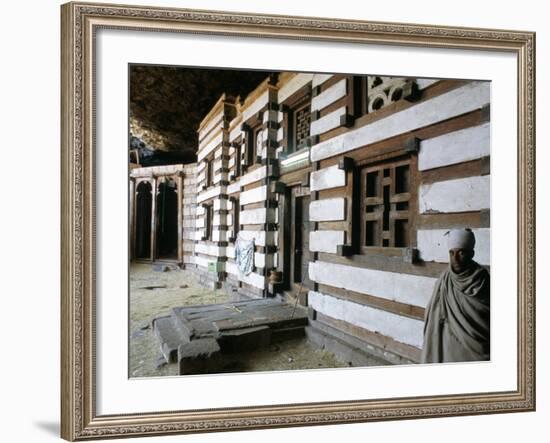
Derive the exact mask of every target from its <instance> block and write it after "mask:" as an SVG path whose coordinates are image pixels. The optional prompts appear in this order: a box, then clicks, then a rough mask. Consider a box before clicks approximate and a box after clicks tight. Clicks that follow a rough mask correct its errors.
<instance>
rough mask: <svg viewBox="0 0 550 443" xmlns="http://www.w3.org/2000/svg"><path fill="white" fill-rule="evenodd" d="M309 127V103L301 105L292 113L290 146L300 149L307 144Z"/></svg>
mask: <svg viewBox="0 0 550 443" xmlns="http://www.w3.org/2000/svg"><path fill="white" fill-rule="evenodd" d="M310 127H311V103H310V102H309V101H308V102H307V103H305V104H303V105H301V106H300V107H298V108H296V109H294V110H293V111H292V144H293V146H294V147H295V149H296V150H297V149H300V148H301V147H303V146H305V145H306V143H307V138H308V137H309V133H310Z"/></svg>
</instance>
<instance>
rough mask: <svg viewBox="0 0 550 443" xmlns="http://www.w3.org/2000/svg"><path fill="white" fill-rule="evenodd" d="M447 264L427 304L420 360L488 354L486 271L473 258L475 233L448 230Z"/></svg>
mask: <svg viewBox="0 0 550 443" xmlns="http://www.w3.org/2000/svg"><path fill="white" fill-rule="evenodd" d="M447 235H448V240H447V246H448V249H449V267H448V268H447V269H446V270H445V271H444V272H443V274H441V276H440V277H439V279H438V280H437V282H436V284H435V288H434V292H433V294H432V298H431V300H430V302H429V304H428V306H427V308H426V314H425V323H424V346H423V349H422V358H421V361H422V363H443V362H464V361H482V360H489V358H490V335H489V332H490V327H489V326H490V315H489V314H490V309H489V308H490V294H489V292H490V285H489V283H490V279H489V272H487V270H486V269H485V268H483V267H482V266H480V265H479V264H477V263H476V262H475V261H474V260H473V257H474V247H475V241H476V240H475V236H474V233H473V232H472V231H471V230H470V229H468V228H466V229H456V230H452V231H449V232H448V233H447Z"/></svg>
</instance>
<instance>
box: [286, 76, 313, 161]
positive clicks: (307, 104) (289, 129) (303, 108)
mask: <svg viewBox="0 0 550 443" xmlns="http://www.w3.org/2000/svg"><path fill="white" fill-rule="evenodd" d="M280 109H281V110H282V112H283V127H284V135H283V144H284V147H285V152H286V153H288V154H291V153H293V152H296V151H298V150H300V149H301V148H304V147H306V146H307V145H308V139H309V136H310V129H311V83H308V84H307V85H305V86H304V87H302V88H300V89H299V90H298V91H296V92H295V93H294V94H292V95H291V96H290V97H289V98H288V99H286V100H285V101H284V103H282V104H281V108H280Z"/></svg>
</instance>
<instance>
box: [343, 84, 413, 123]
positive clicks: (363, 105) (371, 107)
mask: <svg viewBox="0 0 550 443" xmlns="http://www.w3.org/2000/svg"><path fill="white" fill-rule="evenodd" d="M353 85H354V86H353V88H354V96H355V102H354V109H355V116H356V117H359V116H361V115H364V114H372V113H373V112H376V111H379V110H380V109H382V108H385V107H386V106H388V105H391V104H392V103H395V102H398V101H400V100H402V99H406V100H409V101H413V100H416V99H418V97H419V92H418V87H417V85H416V82H415V81H414V79H410V78H405V77H382V76H375V75H369V76H363V77H360V76H357V77H355V78H354V82H353Z"/></svg>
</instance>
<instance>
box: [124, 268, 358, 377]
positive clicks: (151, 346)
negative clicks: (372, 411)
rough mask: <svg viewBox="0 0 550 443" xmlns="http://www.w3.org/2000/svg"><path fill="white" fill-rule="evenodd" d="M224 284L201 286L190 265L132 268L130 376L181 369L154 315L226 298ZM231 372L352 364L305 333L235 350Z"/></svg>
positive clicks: (175, 372) (216, 301) (224, 300)
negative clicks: (165, 349)
mask: <svg viewBox="0 0 550 443" xmlns="http://www.w3.org/2000/svg"><path fill="white" fill-rule="evenodd" d="M227 301H229V297H228V296H227V294H226V293H225V292H224V291H222V290H211V289H207V288H204V287H201V286H199V285H198V284H197V283H196V280H195V275H194V273H192V272H189V271H180V270H172V271H166V272H156V271H154V270H153V269H152V267H151V265H147V264H132V266H131V268H130V325H129V333H130V361H129V368H130V370H129V376H130V377H158V376H173V375H178V366H177V364H176V363H171V364H161V363H162V362H164V358H163V357H162V354H161V350H160V344H159V341H158V339H157V337H156V336H155V334H154V333H153V331H152V329H151V322H152V320H153V319H154V318H157V317H160V316H163V315H169V314H170V311H171V309H172V308H175V307H178V306H189V305H200V304H204V305H206V304H214V303H225V302H227ZM232 357H233V358H232V362H233V363H232V364H233V365H234V367H233V368H226V370H230V371H232V372H253V371H281V370H294V369H318V368H338V367H347V366H348V364H347V363H344V362H342V361H339V360H338V359H337V358H336V357H335V356H334V355H333V354H331V353H329V352H327V351H324V350H321V349H318V348H316V347H315V346H314V345H313V344H311V343H310V342H309V341H308V340H306V339H305V338H303V339H291V340H287V341H284V342H279V343H273V344H271V345H269V346H268V347H267V348H265V349H259V350H256V351H253V352H241V353H236V354H233V355H232Z"/></svg>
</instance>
